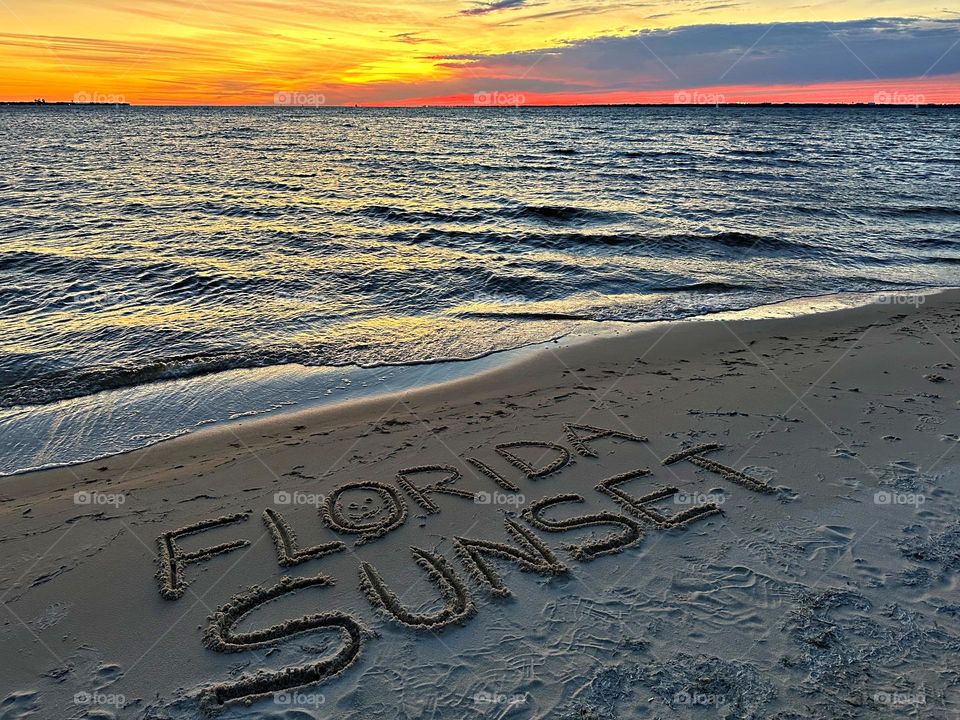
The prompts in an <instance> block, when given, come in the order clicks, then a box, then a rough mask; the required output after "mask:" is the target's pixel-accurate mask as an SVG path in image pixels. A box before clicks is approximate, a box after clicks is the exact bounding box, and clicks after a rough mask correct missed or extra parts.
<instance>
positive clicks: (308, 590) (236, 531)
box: [0, 292, 960, 720]
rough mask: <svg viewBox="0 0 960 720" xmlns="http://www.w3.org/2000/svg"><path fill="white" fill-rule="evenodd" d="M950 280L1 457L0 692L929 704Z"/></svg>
mask: <svg viewBox="0 0 960 720" xmlns="http://www.w3.org/2000/svg"><path fill="white" fill-rule="evenodd" d="M958 310H960V294H958V293H955V292H949V293H944V294H941V295H938V296H933V297H928V298H927V299H926V302H925V303H923V304H922V305H920V306H919V307H917V306H914V305H909V304H905V305H892V304H887V305H874V306H871V307H867V308H862V309H856V310H846V311H842V312H834V313H826V314H821V315H818V316H811V317H804V318H799V319H789V320H763V321H760V320H758V321H738V322H710V323H685V324H678V325H663V326H657V327H655V328H651V329H648V330H646V331H642V332H637V333H633V334H630V335H624V336H621V337H616V338H607V339H604V340H599V341H595V342H589V343H582V344H574V345H572V346H570V347H564V348H561V349H558V350H556V351H553V350H551V349H546V350H543V351H541V352H539V353H538V354H537V356H536V357H534V358H532V359H530V360H528V361H525V362H524V363H522V364H519V365H514V366H512V367H508V368H503V369H500V370H496V371H493V372H489V373H486V374H484V375H482V376H478V377H475V378H472V379H470V380H467V381H462V382H458V383H454V384H448V385H444V386H438V387H434V388H429V389H426V390H423V391H418V392H415V393H410V394H406V395H402V396H395V397H388V398H382V399H378V400H377V401H373V402H366V403H358V404H355V405H351V406H343V407H340V408H334V409H331V410H326V411H322V412H312V413H301V414H298V415H291V416H285V417H283V418H279V419H274V420H271V421H263V422H249V423H243V424H237V425H233V426H229V427H224V428H217V429H212V430H210V431H206V432H204V433H200V434H198V435H196V436H193V437H189V438H183V439H180V440H176V441H171V442H168V443H163V444H160V445H158V446H154V447H152V448H148V449H145V450H142V451H138V452H134V453H131V454H128V455H124V456H119V457H115V458H112V459H110V460H108V461H101V462H98V463H93V464H90V465H85V466H78V467H75V468H71V469H63V470H57V471H51V472H44V473H38V474H31V475H25V476H19V477H14V478H8V479H6V480H4V481H3V483H2V487H0V496H2V505H0V527H2V531H0V553H2V560H3V562H2V569H0V579H2V591H0V593H2V603H3V608H2V612H3V619H2V624H0V670H2V672H0V719H2V720H14V719H15V718H27V717H35V718H57V719H59V718H81V717H96V718H112V717H116V718H155V719H159V718H178V719H179V718H198V717H202V716H203V715H204V714H205V713H212V714H214V715H217V716H219V717H223V718H276V719H281V718H282V719H283V720H294V719H303V718H310V717H316V718H326V717H331V718H334V717H335V718H357V719H360V718H364V719H367V718H472V717H492V718H506V717H510V718H542V717H549V718H618V717H622V718H691V717H693V718H700V717H704V718H706V717H724V718H756V719H761V718H783V719H785V718H861V717H862V718H886V717H911V716H916V717H924V718H957V717H958V713H960V660H958V658H960V593H958V570H960V521H958V517H960V514H958V511H960V498H958V475H960V466H958V463H960V454H958V453H957V452H956V448H957V445H958V442H960V438H958V427H960V426H958V423H957V420H958V417H957V415H958V410H960V408H958V404H957V400H958V394H957V388H958V387H960V360H958V357H957V352H958V348H960V345H958V340H960V326H958V321H957V317H958ZM174 410H175V409H174Z"/></svg>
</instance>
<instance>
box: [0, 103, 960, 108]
mask: <svg viewBox="0 0 960 720" xmlns="http://www.w3.org/2000/svg"><path fill="white" fill-rule="evenodd" d="M0 107H39V108H42V107H148V108H277V109H278V110H303V109H313V110H320V109H323V108H352V109H360V108H363V109H414V110H419V109H425V108H456V109H467V108H476V109H478V110H502V109H507V110H520V109H531V108H538V109H539V108H566V109H569V108H634V107H635V108H670V107H677V108H838V109H840V108H851V109H855V108H863V109H883V110H886V109H918V108H960V103H920V104H917V105H914V104H908V103H771V102H757V103H584V104H581V105H545V104H534V103H528V104H520V105H474V104H466V103H465V104H456V105H455V104H445V105H413V104H406V105H404V104H397V105H272V104H271V105H266V104H264V105H216V104H211V105H150V104H143V105H134V104H132V103H127V102H122V103H120V102H116V103H94V102H90V103H77V102H69V101H63V102H43V103H38V102H33V101H0Z"/></svg>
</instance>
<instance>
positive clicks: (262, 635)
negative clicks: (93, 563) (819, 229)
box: [157, 424, 776, 712]
mask: <svg viewBox="0 0 960 720" xmlns="http://www.w3.org/2000/svg"><path fill="white" fill-rule="evenodd" d="M564 431H565V434H566V438H567V443H568V445H569V447H567V446H565V445H561V444H558V443H553V442H539V441H526V440H524V441H516V442H509V443H503V444H500V445H497V446H496V447H495V448H494V449H495V450H496V452H497V454H498V455H500V456H501V457H502V458H503V459H504V460H506V461H507V462H508V463H509V464H510V465H511V466H513V467H514V468H516V471H517V472H515V473H512V474H513V475H519V476H520V477H518V478H516V479H515V478H513V477H509V476H508V475H507V474H506V473H501V472H499V471H497V470H496V469H494V468H493V467H491V466H490V465H489V464H487V463H484V462H482V461H480V460H478V459H477V458H475V457H465V458H463V461H464V463H466V464H467V465H469V466H470V467H472V468H473V469H474V470H476V471H477V476H478V477H479V478H486V479H488V480H489V481H490V485H489V486H488V487H484V488H468V487H465V486H464V483H463V482H462V480H463V476H462V473H461V472H460V470H458V469H457V468H456V467H454V466H452V465H423V466H418V467H411V468H406V469H404V470H400V471H399V472H398V473H397V474H396V476H395V477H394V478H393V479H392V481H390V482H383V481H381V480H359V481H352V482H345V483H342V484H340V485H337V486H335V487H334V488H333V489H332V490H331V491H330V492H329V493H328V494H327V495H326V496H325V497H324V498H323V500H322V502H321V503H320V508H319V516H320V521H321V522H322V523H323V524H324V525H326V526H327V527H328V528H330V530H332V531H333V532H334V533H335V534H336V535H337V536H338V537H339V538H343V539H335V540H332V541H330V542H326V543H323V544H320V545H315V546H313V547H301V546H300V544H299V542H298V541H297V536H296V533H295V532H294V529H293V528H292V527H291V525H290V524H289V522H288V521H287V519H286V518H284V516H283V515H282V514H281V513H280V512H278V511H277V510H276V509H273V508H268V509H266V510H264V511H263V514H262V519H263V522H264V524H265V525H266V527H267V529H268V531H269V533H270V535H271V537H272V538H273V543H274V546H275V548H276V556H277V562H278V563H279V565H280V567H281V568H285V569H289V568H294V567H297V566H299V565H301V564H303V563H306V562H307V561H310V560H316V559H318V558H323V557H325V556H327V555H331V554H334V553H342V552H346V551H347V550H348V545H347V540H352V542H353V544H354V545H363V544H365V543H369V542H372V541H375V540H377V539H378V538H382V537H384V536H386V535H388V534H389V533H391V532H393V531H395V530H396V529H397V528H400V527H401V526H403V525H404V524H405V523H406V522H407V521H408V517H409V507H410V504H411V503H412V504H413V505H414V506H416V507H417V508H419V509H420V510H422V511H423V512H424V513H426V514H427V515H434V514H437V513H440V512H441V508H440V506H439V505H438V504H437V503H436V502H435V497H436V496H437V495H448V496H454V497H457V498H462V499H463V500H464V501H469V502H471V503H473V504H472V505H471V506H470V507H471V509H474V510H476V509H478V508H484V507H486V508H487V509H488V511H491V512H492V510H490V508H491V505H484V504H483V501H482V500H481V501H480V502H479V503H478V498H489V497H491V492H493V493H495V494H501V495H503V494H504V493H512V494H517V493H520V492H521V486H520V484H519V483H521V482H523V483H529V482H531V481H536V480H539V479H542V478H545V477H547V476H549V475H553V474H554V473H560V472H562V471H563V469H564V468H566V467H567V466H568V465H570V464H571V462H572V460H573V458H574V457H575V456H576V457H578V458H581V459H586V460H589V459H595V458H598V457H599V452H600V451H599V447H600V443H602V442H604V441H607V440H609V439H619V440H625V441H629V443H644V442H646V441H647V438H645V437H641V436H638V435H634V434H631V433H627V432H621V431H617V430H610V429H604V428H599V427H594V426H590V425H580V424H566V425H564ZM721 448H722V446H721V445H719V444H715V443H712V444H706V445H699V446H696V447H691V448H688V449H684V450H681V451H680V452H677V453H674V454H673V455H671V456H669V457H667V458H666V459H664V460H663V461H662V465H675V464H677V463H682V462H686V463H692V464H694V465H696V466H698V467H700V468H702V469H704V470H707V471H709V472H710V473H711V474H716V475H717V476H719V477H721V478H722V479H724V480H726V481H728V482H731V483H735V484H737V485H739V486H741V487H744V488H746V489H748V490H750V491H753V492H758V493H775V492H776V490H775V489H774V488H772V487H770V486H769V485H767V484H766V483H764V482H761V481H760V480H757V479H755V478H753V477H750V476H749V475H747V474H745V473H743V472H740V471H738V470H736V469H734V468H732V467H729V466H727V465H723V464H721V463H719V462H717V461H716V460H714V459H712V458H711V457H710V454H711V453H712V452H713V451H716V450H720V449H721ZM532 457H536V458H537V459H531V458H532ZM652 475H653V473H652V471H651V470H649V469H647V468H638V469H635V470H632V471H629V472H625V473H622V474H619V475H615V476H613V477H608V478H606V479H603V480H601V481H600V482H598V483H597V484H596V485H595V487H594V488H593V490H594V491H595V492H598V493H601V494H602V495H604V496H606V497H607V498H609V499H610V500H611V501H612V502H613V503H614V504H615V505H616V506H617V509H618V511H614V510H601V511H598V512H591V513H586V514H573V515H567V516H566V517H564V518H563V519H557V518H556V513H555V512H550V513H548V510H549V511H553V510H554V509H555V508H557V507H558V506H562V505H577V504H580V503H584V502H585V501H586V500H585V498H584V497H583V496H582V495H580V494H577V493H564V494H558V495H548V496H544V497H541V498H539V499H537V500H535V501H533V502H531V503H528V504H527V505H526V507H525V508H524V509H523V510H522V512H519V513H516V512H507V513H505V514H504V516H503V520H504V525H505V530H506V533H507V535H508V536H509V537H510V539H511V540H512V542H510V543H506V542H499V541H494V540H489V539H483V538H479V537H461V536H456V537H454V538H452V543H453V547H454V553H453V555H454V556H455V557H453V558H450V557H445V556H444V555H443V554H442V553H439V552H434V551H430V550H426V549H423V548H420V547H410V548H409V552H410V554H411V555H412V557H413V560H414V562H415V563H416V564H417V565H419V566H420V567H421V568H422V569H423V570H424V571H425V572H426V575H427V576H428V577H429V579H430V581H431V582H432V584H433V585H435V586H436V590H437V591H438V592H439V593H440V596H441V601H442V603H443V607H442V608H440V609H438V610H431V611H430V612H426V613H424V612H414V611H412V610H411V609H409V608H408V607H406V606H405V605H404V604H403V603H402V602H401V601H400V599H399V597H398V595H397V593H396V592H395V591H394V590H393V589H392V588H391V587H390V586H389V585H388V584H387V583H386V582H385V581H384V579H383V577H382V576H381V574H380V572H379V571H378V570H377V568H376V566H375V565H373V564H371V563H369V562H364V561H358V567H357V571H358V574H359V587H360V590H361V591H362V593H363V595H364V596H365V597H366V599H367V600H368V601H369V602H370V604H371V605H372V606H373V607H374V608H376V609H377V610H379V611H380V612H382V613H383V614H384V615H385V616H386V617H388V618H389V619H390V620H391V621H392V622H396V623H399V624H400V625H402V626H405V627H407V628H410V629H411V630H413V631H421V632H423V631H427V632H436V631H439V630H442V629H443V628H445V627H447V626H450V625H453V624H457V623H464V622H466V621H467V620H468V619H469V618H470V617H471V616H473V615H474V614H475V612H476V605H475V603H474V600H473V595H472V588H473V587H474V586H475V587H476V588H479V589H480V590H482V591H484V592H487V593H489V594H490V595H492V596H493V597H494V598H503V597H508V596H509V595H510V594H511V591H510V588H508V587H507V585H506V584H505V583H504V581H503V579H502V578H501V577H500V575H499V574H498V572H497V569H496V567H495V566H494V563H493V561H494V560H499V561H505V562H507V563H510V564H512V565H514V566H515V567H517V568H518V569H519V570H521V571H524V572H530V573H537V574H540V575H544V576H556V575H563V574H566V573H568V572H570V570H569V568H568V567H567V565H566V564H565V563H564V561H563V560H562V559H561V558H560V557H558V555H557V554H556V553H555V551H554V550H553V549H552V548H551V547H550V545H548V544H547V542H546V541H545V540H544V539H543V537H542V536H541V533H542V534H554V533H564V532H567V531H570V530H576V529H584V528H608V529H612V531H611V532H609V534H607V535H604V536H602V537H596V535H591V537H590V538H589V539H588V540H585V541H582V542H580V543H579V544H572V545H567V546H565V548H564V549H565V550H566V551H567V553H568V554H569V556H570V557H571V558H572V559H573V560H574V561H575V562H580V563H586V562H590V561H592V560H594V559H595V558H597V557H600V556H603V555H609V554H612V553H619V552H621V551H623V550H625V549H627V548H630V547H633V546H636V545H638V544H639V543H640V542H641V541H642V540H643V538H644V537H645V535H646V534H647V533H649V532H660V531H664V530H669V529H673V528H678V527H685V526H688V525H689V524H691V523H694V522H698V521H702V520H703V519H705V518H707V517H709V516H711V515H716V514H718V513H720V512H721V508H720V507H719V504H718V503H716V502H702V503H698V504H694V505H692V506H690V507H688V508H687V509H685V510H682V511H680V512H675V513H673V514H668V513H667V512H666V511H663V510H660V509H658V508H657V507H655V506H656V505H657V504H658V503H661V504H662V503H663V502H664V501H665V500H669V499H670V498H672V497H675V496H676V495H677V494H678V493H679V492H680V490H679V489H678V488H677V487H673V486H655V487H654V488H653V489H652V490H651V491H650V492H646V493H645V494H635V492H631V491H630V490H628V489H627V485H628V484H629V483H631V482H633V481H635V480H637V479H638V478H647V479H648V480H649V476H652ZM648 489H649V488H648ZM358 492H359V493H363V494H366V495H367V496H368V497H367V500H366V504H365V505H363V506H362V507H360V510H359V511H357V510H356V507H357V506H356V504H348V503H347V502H346V501H345V497H350V496H355V495H356V494H357V493H358ZM506 497H511V496H510V495H507V496H506ZM711 497H712V496H705V499H706V500H709V499H711ZM375 500H379V502H378V503H377V502H375ZM351 508H352V509H351ZM250 514H251V513H250V512H249V511H245V512H240V513H236V514H233V515H225V516H222V517H216V518H209V519H205V520H201V521H200V522H196V523H194V524H192V525H187V526H185V527H181V528H177V529H175V530H170V531H168V532H164V533H163V534H162V535H160V537H159V538H157V542H158V545H159V550H160V553H159V564H160V568H159V571H158V572H157V579H158V582H159V587H160V593H161V595H162V596H163V597H164V598H166V599H168V600H172V601H176V600H178V599H180V598H181V597H183V595H184V593H185V592H186V589H187V585H188V582H189V576H190V574H191V566H194V565H196V564H198V563H202V562H205V561H207V560H209V559H210V558H212V557H214V556H217V555H222V554H224V553H230V552H233V551H235V550H238V549H240V548H244V547H249V546H250V540H248V539H245V538H242V537H241V538H238V539H235V540H231V541H229V542H224V543H221V544H218V545H211V546H207V547H202V548H200V549H198V550H193V551H190V552H188V551H186V550H184V549H183V548H182V547H181V545H180V540H182V539H183V538H185V537H187V536H192V535H198V534H200V533H203V532H205V531H208V530H212V529H214V528H222V527H224V526H232V525H240V524H241V523H243V522H245V521H246V520H248V519H249V517H250ZM458 565H459V566H460V567H459V569H458V567H457V566H458ZM461 569H462V571H465V572H463V573H462V574H461ZM334 583H335V579H334V578H333V577H330V576H327V575H323V574H312V575H311V574H304V575H299V576H289V575H288V576H285V577H283V578H282V579H281V580H280V581H279V582H278V583H277V584H275V585H273V586H271V587H261V586H253V587H250V588H248V589H247V590H246V591H244V592H242V593H239V594H237V595H235V596H234V597H231V598H230V599H229V600H228V601H227V602H226V603H224V604H223V605H222V606H220V607H219V608H218V609H217V610H216V612H215V613H214V614H213V615H212V616H211V617H210V619H209V622H208V624H207V626H206V629H205V630H204V633H203V642H204V644H205V646H206V647H207V648H209V649H210V650H212V651H215V652H224V653H231V652H244V651H249V650H253V649H258V648H268V647H272V646H275V645H277V644H279V643H281V642H283V641H285V640H287V639H289V638H291V637H293V636H297V635H301V634H304V633H310V632H315V631H324V632H337V633H339V635H340V642H339V645H338V646H337V648H336V652H335V653H334V654H333V655H332V656H326V657H324V658H323V659H322V660H319V661H317V662H312V663H308V664H304V665H300V666H297V667H287V668H284V669H281V670H275V671H273V670H271V671H267V670H261V671H260V672H258V673H256V674H253V675H244V676H242V677H240V678H238V679H235V680H230V681H229V682H220V683H216V684H212V685H210V686H208V687H206V688H205V689H204V690H203V691H202V692H201V694H200V697H199V701H200V704H201V706H202V707H203V708H204V709H205V710H206V711H208V712H211V711H216V710H217V709H218V708H222V707H223V706H224V705H226V704H228V703H234V702H245V703H251V702H254V701H256V700H258V699H260V698H262V697H265V696H267V695H270V694H272V693H277V692H285V691H290V690H295V689H298V688H302V687H304V686H308V685H312V684H315V683H320V682H322V681H324V680H328V679H330V678H332V677H335V676H337V675H339V674H340V673H343V672H345V671H347V670H348V669H349V668H350V667H351V665H353V664H354V663H355V662H356V660H357V658H358V657H360V654H361V652H362V650H363V645H364V643H365V642H367V638H369V637H370V633H369V632H367V631H366V630H365V628H364V627H363V625H362V624H361V622H360V620H359V619H357V617H355V616H353V615H351V614H349V613H345V612H322V613H317V614H312V615H304V616H302V617H297V618H294V619H291V620H287V621H285V622H281V623H279V624H276V625H272V626H270V627H266V628H262V629H256V630H250V631H239V630H237V626H238V624H240V623H241V621H243V620H245V619H246V618H248V617H249V616H251V615H252V614H253V613H254V612H255V611H256V610H257V609H258V608H260V607H262V606H264V605H266V604H267V603H270V602H272V601H274V600H276V599H278V598H280V597H282V596H285V595H287V594H290V593H296V592H298V591H300V590H304V589H306V588H312V587H319V586H329V585H333V584H334Z"/></svg>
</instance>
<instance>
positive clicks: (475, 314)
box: [457, 310, 593, 320]
mask: <svg viewBox="0 0 960 720" xmlns="http://www.w3.org/2000/svg"><path fill="white" fill-rule="evenodd" d="M457 316H458V317H463V318H473V319H474V320H593V318H591V317H589V316H587V315H577V314H575V313H561V312H536V311H527V310H517V311H509V310H476V311H473V310H471V311H467V312H462V313H457Z"/></svg>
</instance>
